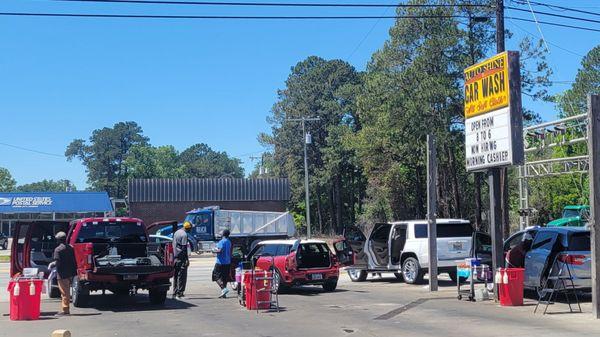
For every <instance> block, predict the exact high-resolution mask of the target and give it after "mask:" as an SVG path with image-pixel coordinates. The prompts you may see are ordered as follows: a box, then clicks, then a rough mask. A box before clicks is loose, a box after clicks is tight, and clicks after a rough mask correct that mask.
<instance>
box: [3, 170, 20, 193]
mask: <svg viewBox="0 0 600 337" xmlns="http://www.w3.org/2000/svg"><path fill="white" fill-rule="evenodd" d="M16 185H17V182H16V181H15V180H14V179H13V177H12V175H11V174H10V172H9V171H8V169H5V168H4V167H0V192H12V191H14V190H15V188H16Z"/></svg>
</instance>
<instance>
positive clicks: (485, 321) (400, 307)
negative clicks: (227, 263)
mask: <svg viewBox="0 0 600 337" xmlns="http://www.w3.org/2000/svg"><path fill="white" fill-rule="evenodd" d="M213 261H214V260H213V259H212V258H195V259H193V260H192V265H191V268H190V277H189V291H188V294H187V295H188V297H187V299H186V300H185V301H175V300H170V299H169V300H167V303H166V305H165V307H164V308H157V307H153V306H150V305H149V304H148V303H147V298H146V296H145V294H140V295H138V296H136V297H135V298H125V299H117V298H115V297H113V296H112V295H107V296H95V298H94V301H93V305H92V306H91V307H90V308H85V309H74V310H73V313H74V314H73V315H72V316H71V317H66V318H60V319H55V318H54V317H53V314H54V313H55V312H56V310H57V308H58V305H59V304H58V301H56V300H49V299H45V300H44V302H43V307H42V311H43V316H42V319H41V320H40V321H34V322H11V321H10V320H9V318H8V316H7V314H8V303H6V291H5V290H4V289H6V282H7V280H8V278H7V277H6V273H7V267H8V265H7V264H0V275H2V277H1V278H0V287H2V289H3V290H2V293H3V294H2V297H1V298H0V327H1V328H0V336H49V335H50V332H51V331H52V330H55V329H69V330H71V332H72V333H73V336H75V337H79V336H92V337H95V336H98V337H100V336H144V337H150V336H165V335H168V334H171V335H177V336H240V335H247V336H283V335H285V336H303V337H305V336H311V335H312V336H392V335H393V336H509V335H519V336H541V335H543V336H544V337H545V336H575V335H576V336H598V334H599V333H600V322H598V321H595V320H592V318H591V315H590V314H589V312H590V310H591V309H590V308H591V306H590V304H589V303H585V304H584V306H583V308H584V311H586V312H587V314H585V313H584V314H552V315H546V316H541V315H537V316H536V315H533V313H532V312H533V306H532V305H533V304H534V302H533V301H531V300H529V301H527V303H526V305H525V306H523V307H519V308H503V307H499V306H498V305H496V304H494V303H493V302H485V303H468V302H465V301H458V300H456V296H455V287H453V286H452V284H451V283H450V282H449V281H442V284H441V285H442V287H441V290H440V291H439V292H438V293H436V294H434V295H431V294H429V292H428V291H427V289H426V287H424V286H410V285H407V284H404V283H401V282H398V281H396V279H395V278H394V277H393V275H390V276H389V277H388V276H387V275H385V274H384V277H383V278H381V279H380V278H375V279H373V280H370V281H368V282H364V283H352V282H350V280H349V279H348V278H347V276H346V274H344V275H343V276H342V279H341V280H340V283H339V287H338V291H336V292H334V293H324V292H323V291H322V290H321V288H319V287H303V288H299V289H295V290H293V291H291V292H290V293H288V294H284V295H282V296H280V303H281V305H282V307H283V310H282V312H280V313H275V312H273V313H259V314H257V313H256V312H249V311H246V310H244V309H242V308H241V307H240V306H239V305H238V303H237V299H235V298H228V299H225V300H223V299H217V298H216V296H217V294H218V287H217V286H216V285H215V284H214V283H211V282H210V272H211V270H212V263H213ZM566 309H567V307H566V305H564V304H558V305H556V306H554V307H551V308H550V310H551V311H553V312H556V311H564V310H566Z"/></svg>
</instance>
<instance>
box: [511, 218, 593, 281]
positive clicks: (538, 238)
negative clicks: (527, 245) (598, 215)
mask: <svg viewBox="0 0 600 337" xmlns="http://www.w3.org/2000/svg"><path fill="white" fill-rule="evenodd" d="M525 232H528V233H530V234H531V235H532V236H533V243H532V244H531V249H530V250H529V251H528V252H527V254H526V255H525V288H527V289H531V290H536V291H539V290H540V288H541V286H542V284H543V283H544V280H546V278H547V277H548V275H549V273H550V269H551V267H552V264H553V263H554V261H556V263H557V267H555V268H554V270H553V274H552V275H553V276H555V275H556V273H558V269H560V267H563V270H566V269H564V267H566V265H568V267H569V269H570V270H571V273H572V275H573V278H574V280H573V283H574V284H575V287H576V288H577V289H579V290H582V291H589V290H590V289H591V286H592V279H591V271H592V265H591V251H590V244H591V239H590V231H589V230H587V229H584V228H582V227H532V228H528V229H526V230H523V231H520V232H517V233H515V234H513V235H512V236H511V237H509V238H508V239H507V240H506V241H505V243H504V251H505V252H507V251H508V249H510V248H512V247H514V246H515V245H516V244H517V243H518V242H519V241H521V239H522V238H523V235H524V233H525ZM565 274H566V272H563V275H565Z"/></svg>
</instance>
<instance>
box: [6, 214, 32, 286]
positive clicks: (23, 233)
mask: <svg viewBox="0 0 600 337" xmlns="http://www.w3.org/2000/svg"><path fill="white" fill-rule="evenodd" d="M30 229H31V224H30V223H23V222H17V223H16V225H15V229H14V235H13V242H12V246H11V248H10V276H11V277H14V276H15V275H17V274H22V273H23V269H25V268H28V267H29V261H30V251H31V249H30V246H29V240H28V239H27V238H28V237H29V236H30V235H29V234H30V233H29V230H30Z"/></svg>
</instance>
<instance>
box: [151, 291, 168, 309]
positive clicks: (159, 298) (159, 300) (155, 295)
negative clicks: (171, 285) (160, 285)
mask: <svg viewBox="0 0 600 337" xmlns="http://www.w3.org/2000/svg"><path fill="white" fill-rule="evenodd" d="M148 293H149V295H150V303H151V304H155V305H163V304H165V300H166V299H167V291H166V290H160V289H150V290H149V291H148Z"/></svg>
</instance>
